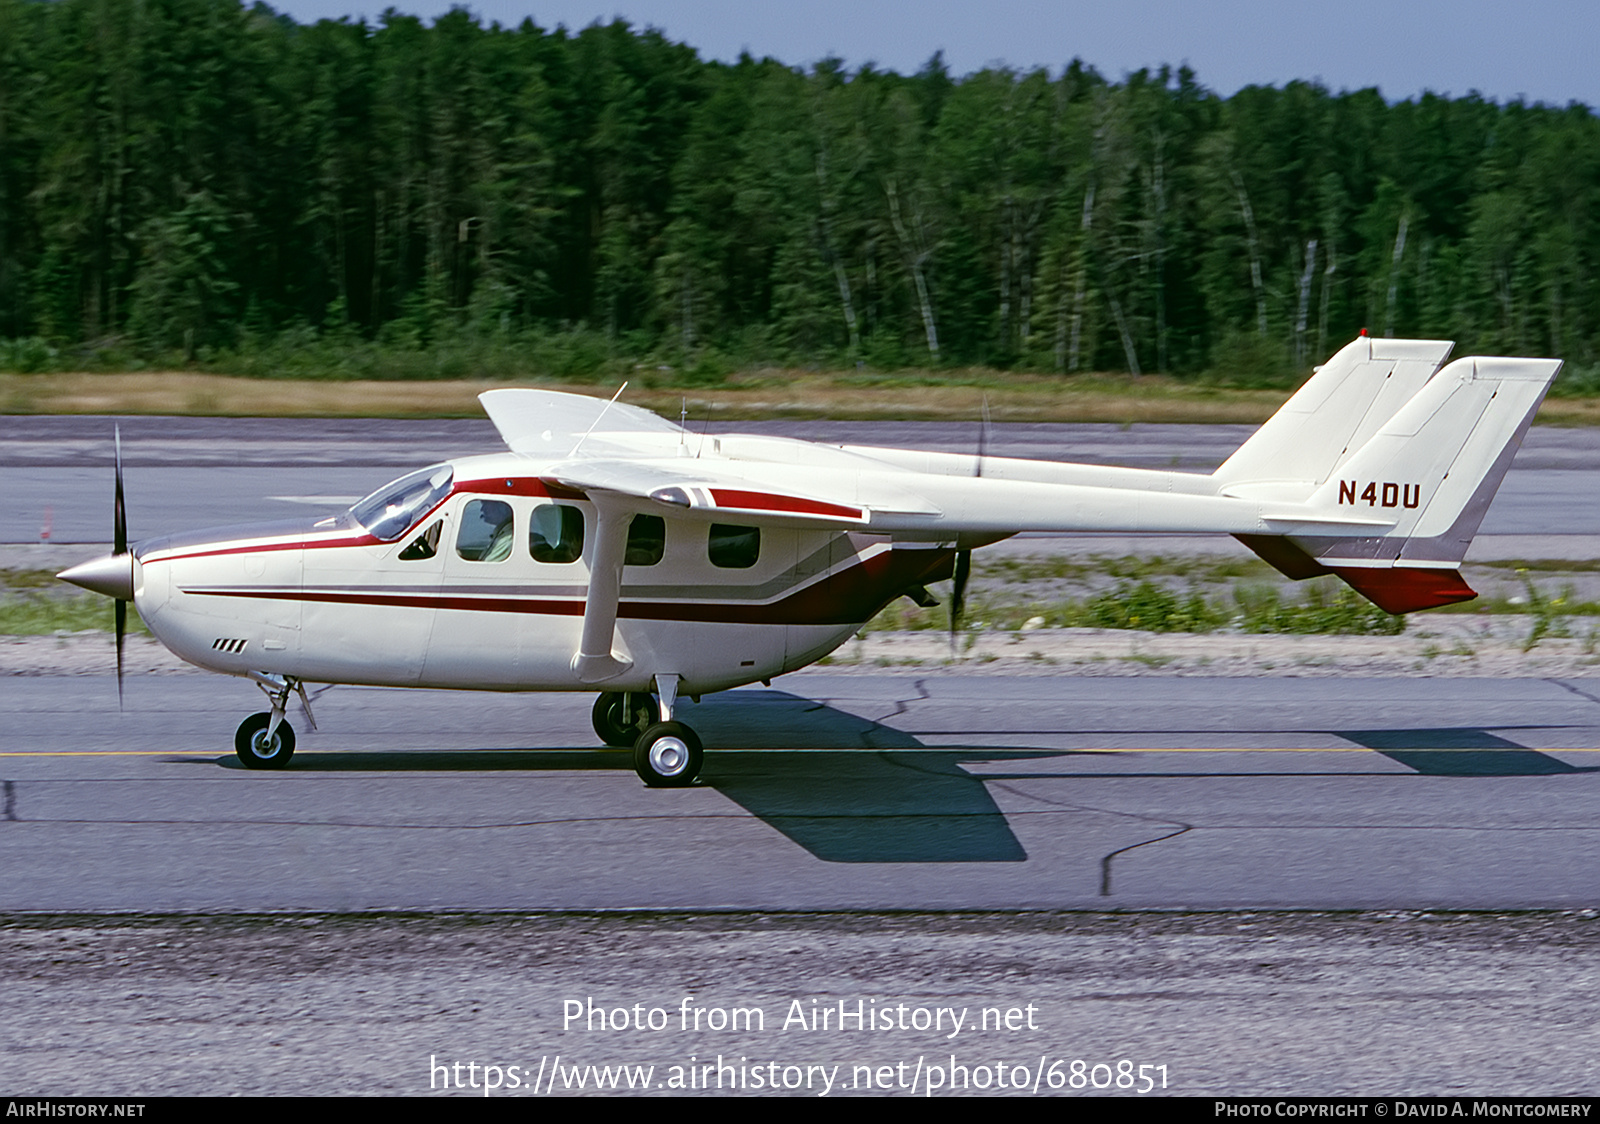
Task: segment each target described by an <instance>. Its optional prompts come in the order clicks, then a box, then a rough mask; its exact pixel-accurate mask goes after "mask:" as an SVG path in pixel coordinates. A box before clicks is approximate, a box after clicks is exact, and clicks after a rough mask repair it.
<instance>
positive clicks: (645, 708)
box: [591, 691, 661, 749]
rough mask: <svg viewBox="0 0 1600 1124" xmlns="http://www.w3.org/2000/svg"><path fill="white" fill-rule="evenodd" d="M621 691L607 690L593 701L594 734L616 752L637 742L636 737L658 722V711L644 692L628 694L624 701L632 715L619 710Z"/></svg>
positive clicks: (659, 718) (649, 696) (659, 716)
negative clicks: (628, 704) (627, 703)
mask: <svg viewBox="0 0 1600 1124" xmlns="http://www.w3.org/2000/svg"><path fill="white" fill-rule="evenodd" d="M622 698H623V694H622V692H621V691H607V692H605V693H604V694H602V695H601V696H600V697H599V698H597V699H595V700H594V711H593V713H592V714H591V718H592V719H593V721H594V732H595V733H596V734H598V735H600V740H601V741H603V742H605V743H606V744H607V745H609V746H612V747H614V748H616V749H627V748H628V747H629V746H631V745H633V744H634V743H635V742H637V741H638V740H639V735H640V734H642V733H644V732H645V730H647V729H649V728H650V727H651V726H654V725H655V724H656V723H657V722H659V721H661V708H660V707H658V706H657V705H656V700H655V698H654V696H652V695H651V694H650V692H648V691H633V692H630V693H629V696H628V701H629V703H630V709H632V711H633V713H632V714H631V715H627V714H624V713H623V710H622Z"/></svg>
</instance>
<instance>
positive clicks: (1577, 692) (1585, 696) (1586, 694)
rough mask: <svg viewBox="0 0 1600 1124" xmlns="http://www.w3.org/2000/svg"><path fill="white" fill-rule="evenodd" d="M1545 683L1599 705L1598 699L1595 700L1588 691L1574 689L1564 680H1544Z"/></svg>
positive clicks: (1599, 700)
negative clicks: (1552, 684)
mask: <svg viewBox="0 0 1600 1124" xmlns="http://www.w3.org/2000/svg"><path fill="white" fill-rule="evenodd" d="M1545 682H1546V683H1554V684H1555V685H1556V686H1557V687H1561V688H1563V689H1564V690H1568V691H1571V692H1572V693H1573V694H1574V695H1577V696H1578V697H1579V698H1580V699H1588V700H1589V701H1590V702H1592V703H1600V698H1597V697H1596V696H1594V695H1591V694H1590V693H1589V692H1588V691H1581V690H1579V689H1578V688H1577V687H1574V686H1573V685H1572V684H1571V683H1568V682H1567V681H1566V680H1565V679H1546V680H1545Z"/></svg>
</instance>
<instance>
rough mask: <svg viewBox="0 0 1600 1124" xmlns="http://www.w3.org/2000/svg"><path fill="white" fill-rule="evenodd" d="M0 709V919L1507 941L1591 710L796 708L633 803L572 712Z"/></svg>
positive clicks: (791, 681)
mask: <svg viewBox="0 0 1600 1124" xmlns="http://www.w3.org/2000/svg"><path fill="white" fill-rule="evenodd" d="M255 694H256V692H255V690H254V688H252V687H250V686H249V685H248V684H245V683H243V682H242V681H230V680H224V679H216V678H211V677H202V676H183V675H174V676H148V677H140V678H137V679H134V680H132V681H130V682H129V684H128V702H127V710H126V711H125V712H124V713H122V714H121V715H119V714H118V712H117V709H116V690H115V686H114V683H113V682H112V681H111V679H110V678H103V677H93V676H90V677H71V678H47V677H29V676H8V677H4V678H0V713H3V714H4V715H5V716H6V718H5V722H4V729H3V731H0V775H3V780H4V816H3V821H4V822H0V869H3V870H5V872H6V875H5V877H4V879H0V912H16V911H49V912H98V911H131V912H172V911H180V912H217V911H227V912H240V911H243V912H255V911H275V910H306V911H329V912H341V913H343V912H360V911H371V910H401V911H408V910H441V909H442V910H500V909H512V910H618V909H620V910H639V909H645V910H697V911H698V910H800V911H813V910H883V909H890V910H1019V909H1021V910H1034V909H1128V908H1140V909H1143V908H1156V909H1264V908H1294V909H1395V908H1398V909H1418V908H1445V909H1535V908H1580V907H1587V906H1591V905H1593V904H1595V903H1596V901H1597V900H1600V690H1597V689H1596V686H1595V684H1594V682H1593V681H1588V680H1575V681H1568V682H1561V681H1543V680H1509V681H1505V680H1502V681H1494V680H1471V679H1424V678H1414V679H1332V678H1328V679H1304V680H1299V679H1292V678H1284V679H1233V680H1229V679H1195V678H1182V679H1171V678H1124V679H1113V678H1103V679H1093V678H1071V677H1053V676H1039V677H1015V678H1002V677H995V676H982V675H965V676H963V675H917V676H912V675H870V674H867V675H861V674H856V675H839V674H829V673H827V672H825V671H812V672H805V673H800V674H797V675H793V676H789V677H786V678H785V679H783V680H779V681H778V683H777V684H776V685H775V686H774V688H772V689H760V688H757V689H742V690H739V691H734V692H729V693H726V694H723V695H719V696H711V697H708V698H707V699H706V700H705V702H703V703H702V704H700V705H698V706H695V705H693V704H687V705H685V706H684V707H683V708H682V710H681V713H680V717H681V718H682V719H683V720H685V721H688V722H689V723H690V724H691V725H693V726H694V727H695V728H696V729H697V730H698V731H699V732H700V733H701V735H702V736H703V738H704V740H705V741H706V743H707V745H708V746H709V747H712V748H711V749H710V750H709V751H708V757H707V764H706V767H705V770H704V783H703V784H701V785H700V786H697V787H695V788H693V789H689V790H683V791H672V790H651V789H647V788H645V787H644V786H643V785H642V784H641V783H640V782H639V781H638V779H637V778H636V777H635V776H634V774H633V772H632V769H631V765H630V761H629V757H628V755H627V754H626V753H620V752H616V751H605V750H602V749H599V748H597V739H596V738H595V736H594V734H593V733H592V732H591V731H590V729H589V725H588V709H589V699H588V698H587V697H586V696H561V695H493V694H479V693H448V692H420V691H418V692H407V691H392V690H368V689H354V688H336V689H334V690H332V691H330V692H328V693H327V694H326V695H324V696H323V697H321V698H320V699H318V700H317V703H316V711H317V717H318V720H319V722H320V724H321V727H322V729H321V732H319V733H315V734H313V733H310V732H307V731H305V723H304V720H303V718H301V719H300V720H297V721H296V723H295V724H296V726H297V728H298V729H300V730H301V731H302V734H301V739H300V746H299V749H298V751H297V753H296V756H295V759H294V762H293V764H292V766H291V767H290V768H289V769H287V770H285V771H283V772H274V773H263V772H250V771H247V770H245V769H243V768H240V767H239V766H238V765H237V763H236V762H235V760H234V758H233V755H232V753H231V744H232V730H233V727H234V726H235V725H236V724H237V722H238V721H239V720H240V719H241V718H242V717H243V716H244V715H245V714H246V713H248V712H250V711H252V710H255V709H259V708H260V703H259V701H258V700H257V699H255V698H253V697H252V696H254V695H255Z"/></svg>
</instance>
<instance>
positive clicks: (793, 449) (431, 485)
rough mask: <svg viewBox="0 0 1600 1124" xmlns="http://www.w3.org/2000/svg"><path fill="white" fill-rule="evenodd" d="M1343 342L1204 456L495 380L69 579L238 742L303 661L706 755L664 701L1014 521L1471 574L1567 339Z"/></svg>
mask: <svg viewBox="0 0 1600 1124" xmlns="http://www.w3.org/2000/svg"><path fill="white" fill-rule="evenodd" d="M1450 348H1451V344H1449V343H1446V342H1440V341H1432V340H1390V339H1371V338H1368V337H1365V336H1363V337H1361V338H1360V339H1357V340H1356V341H1355V342H1353V343H1351V344H1350V345H1349V346H1347V347H1345V348H1344V349H1343V350H1342V351H1340V352H1339V353H1338V354H1337V355H1335V356H1334V357H1333V358H1332V359H1331V360H1329V361H1328V363H1326V364H1325V365H1324V366H1322V367H1320V368H1318V370H1317V372H1316V373H1315V374H1313V375H1312V377H1311V378H1310V379H1309V380H1308V381H1307V382H1306V383H1305V384H1304V385H1303V386H1302V387H1301V388H1300V390H1299V391H1298V392H1297V393H1296V394H1295V395H1294V396H1293V397H1292V398H1291V399H1290V400H1289V401H1288V402H1287V403H1286V404H1285V405H1284V406H1283V408H1282V409H1281V410H1279V411H1278V412H1277V413H1276V414H1275V415H1273V417H1272V418H1271V419H1270V420H1268V421H1267V423H1266V424H1265V425H1263V426H1262V427H1261V428H1260V429H1259V430H1257V431H1256V433H1255V434H1254V435H1252V436H1251V438H1250V439H1249V440H1248V441H1246V442H1245V444H1244V445H1243V446H1241V447H1240V448H1239V450H1238V451H1237V452H1235V453H1234V454H1233V455H1232V456H1231V457H1229V458H1228V460H1227V461H1226V462H1225V463H1224V464H1223V465H1222V466H1221V467H1220V468H1218V469H1217V470H1216V471H1215V472H1212V473H1210V474H1209V475H1201V474H1198V473H1187V472H1164V471H1151V470H1145V469H1135V468H1115V467H1106V466H1099V465H1083V464H1066V463H1057V462H1053V461H1032V460H1018V459H1009V458H1002V457H992V456H985V455H983V452H982V450H981V448H980V449H979V451H978V452H976V453H975V454H953V453H927V452H912V451H906V450H902V449H881V448H867V447H858V446H831V445H817V444H813V443H809V442H805V441H799V440H795V439H791V438H781V437H764V436H735V435H722V436H705V435H702V434H697V433H693V432H690V431H688V430H686V429H684V428H682V427H680V426H678V425H675V424H673V423H671V422H668V421H664V420H663V419H661V418H659V417H657V416H656V415H655V414H652V413H650V412H648V411H646V410H642V409H639V408H637V407H633V406H629V405H626V404H623V403H620V402H617V401H611V402H606V401H604V400H601V399H595V398H588V397H583V396H579V395H572V394H560V393H556V392H554V391H545V390H491V391H489V392H487V393H485V394H483V395H481V396H480V400H481V401H482V403H483V407H484V409H485V410H486V411H487V412H488V414H489V417H490V419H491V420H492V421H493V422H494V424H495V426H496V428H498V429H499V431H500V434H501V436H502V437H503V438H504V439H505V442H506V444H507V445H508V446H509V449H510V451H509V452H504V453H498V454H491V455H488V456H475V457H467V458H463V459H460V460H454V461H450V462H448V463H445V464H437V465H433V466H431V467H428V468H424V469H421V470H419V471H417V472H413V473H411V474H410V475H408V476H404V477H401V478H400V479H399V480H396V481H394V482H393V483H391V484H388V485H386V486H385V487H383V488H380V489H379V490H378V491H376V492H374V493H373V494H372V495H370V496H368V497H367V498H366V499H363V500H361V501H360V502H359V503H357V504H355V505H354V506H353V507H351V508H350V509H349V510H348V511H345V512H343V513H342V514H339V515H335V516H330V517H328V518H325V519H320V520H317V521H314V522H313V521H311V520H309V519H302V520H298V521H290V522H282V523H270V524H263V525H259V526H244V527H231V528H222V529H215V530H210V531H202V532H198V533H193V534H180V535H169V536H166V537H163V538H156V539H149V540H147V541H144V542H142V543H140V544H138V546H137V548H135V549H133V550H131V551H130V550H129V548H128V543H127V528H126V521H125V517H124V515H123V504H122V476H121V456H120V449H119V453H118V464H117V479H116V497H117V501H116V517H115V543H114V553H112V554H111V555H110V556H108V557H104V558H100V559H97V560H95V561H92V562H86V563H84V564H83V565H80V566H75V567H73V568H71V569H69V570H67V571H65V572H64V573H62V574H61V575H60V576H61V578H62V579H63V580H65V581H68V582H72V583H74V584H76V585H79V586H82V587H84V588H86V589H91V590H94V591H96V592H99V593H103V594H106V595H108V596H110V597H113V598H115V599H116V600H117V606H116V608H117V645H118V676H119V684H120V676H121V646H122V633H123V622H124V619H125V603H126V602H129V601H131V602H133V603H134V605H135V607H136V608H137V610H138V612H139V615H140V617H142V618H143V620H144V621H145V623H146V624H147V625H148V626H149V628H150V631H151V632H152V633H154V634H155V636H156V637H157V638H158V639H159V640H160V641H161V642H162V643H163V644H165V645H166V646H167V647H168V648H170V649H171V650H172V651H173V652H175V653H176V654H177V655H179V656H180V657H182V658H183V659H185V660H187V661H189V662H190V663H193V664H197V665H199V666H200V667H203V668H207V669H209V670H212V671H219V672H223V673H226V674H229V675H237V676H243V677H246V678H248V679H250V680H253V681H254V682H255V683H256V684H258V685H259V686H260V687H261V688H262V690H263V691H264V692H265V693H266V695H267V697H268V699H269V700H270V703H271V709H270V710H268V711H264V712H262V713H259V714H254V715H252V716H250V717H249V718H246V719H245V721H244V723H243V724H242V725H241V726H240V727H239V730H238V733H237V736H236V738H235V749H236V752H237V753H238V756H239V759H240V760H241V761H242V762H243V763H244V764H245V765H247V766H250V767H252V768H263V769H272V768H281V767H283V766H285V765H287V764H288V763H289V760H290V757H291V755H292V754H293V752H294V730H293V729H292V728H291V726H290V725H289V724H288V723H287V722H285V720H284V713H285V709H286V707H287V704H288V701H289V698H290V696H291V695H297V696H298V697H299V698H300V700H301V701H302V703H304V704H305V708H306V715H307V718H308V719H309V718H310V717H311V715H310V703H309V700H308V698H307V696H306V692H305V684H307V683H328V684H333V683H354V684H371V685H379V686H390V687H435V688H438V687H454V688H466V689H473V690H494V691H597V692H599V699H598V700H597V701H596V703H595V708H594V726H595V731H596V733H597V734H598V735H599V736H600V737H601V738H602V739H603V740H604V741H605V742H606V743H607V744H609V745H613V746H619V747H627V746H631V747H632V748H633V755H634V758H633V759H634V767H635V769H636V770H637V772H638V774H639V776H640V777H641V778H642V779H643V780H644V782H645V783H646V784H648V785H652V786H682V785H688V784H691V783H693V782H694V780H695V778H696V777H697V776H698V774H699V772H700V766H701V755H702V754H701V744H700V740H699V738H698V737H697V736H696V735H695V733H694V731H693V730H691V729H690V728H689V727H688V726H686V725H685V724H683V723H682V722H681V721H678V720H677V718H676V714H677V700H678V699H679V697H680V696H684V695H687V696H690V697H692V698H696V699H698V697H699V696H700V695H702V694H705V693H709V692H712V691H721V690H725V689H727V688H730V687H737V686H740V685H741V684H745V683H754V682H767V681H769V680H770V679H771V678H772V677H773V676H775V675H780V674H782V673H784V672H787V671H794V670H795V669H797V668H802V667H805V666H806V665H808V664H810V663H813V662H815V661H816V660H818V659H820V658H822V657H823V656H825V655H827V654H828V653H829V652H832V651H833V650H834V649H835V648H837V647H838V646H839V645H840V644H842V643H844V642H845V641H846V640H847V639H848V638H849V637H850V636H852V635H853V634H854V633H855V632H856V631H857V630H858V629H859V628H860V627H861V626H862V624H863V623H865V622H866V621H867V620H869V619H870V618H871V617H872V616H873V615H874V614H875V613H877V612H878V610H879V609H881V608H882V607H883V606H884V605H886V604H887V603H889V602H890V601H892V600H894V599H895V598H897V597H900V596H902V595H905V596H910V597H912V598H914V599H916V600H918V601H919V602H920V603H924V604H927V603H931V598H929V596H928V594H927V591H926V589H925V588H924V587H925V586H926V585H927V584H928V583H929V582H933V581H938V580H941V579H944V578H950V577H952V576H954V577H955V579H956V591H955V595H954V600H955V603H956V604H955V605H953V608H954V609H957V610H958V607H959V600H960V597H961V588H962V587H963V586H964V584H965V579H966V575H967V573H968V566H969V561H970V551H971V550H973V549H974V548H976V547H980V546H984V545H986V544H989V543H993V542H996V541H998V540H1000V539H1003V538H1006V537H1008V536H1010V535H1014V534H1016V533H1018V532H1020V531H1047V532H1074V531H1081V532H1096V531H1099V532H1127V533H1131V534H1151V533H1165V532H1175V533H1188V534H1194V533H1219V534H1231V535H1233V536H1235V537H1236V538H1238V539H1239V540H1240V541H1241V542H1243V543H1244V544H1245V545H1246V546H1248V547H1249V548H1250V549H1251V550H1253V551H1255V552H1256V553H1257V554H1258V555H1260V556H1261V557H1262V558H1264V559H1266V560H1267V561H1268V562H1270V563H1271V564H1272V565H1273V566H1275V567H1276V568H1277V569H1279V570H1280V571H1282V572H1283V573H1284V574H1286V575H1287V576H1289V577H1290V578H1295V579H1300V578H1308V577H1312V576H1315V575H1318V574H1328V573H1333V574H1337V575H1338V576H1339V577H1340V578H1342V579H1343V580H1344V581H1345V582H1347V583H1349V584H1350V585H1351V586H1352V587H1354V588H1355V589H1356V590H1358V591H1359V592H1360V593H1362V594H1363V595H1364V596H1366V597H1367V598H1368V599H1370V600H1371V601H1373V602H1375V603H1376V604H1377V605H1379V606H1380V607H1382V608H1383V609H1386V610H1388V611H1389V612H1392V613H1405V612H1410V611H1413V610H1417V609H1426V608H1430V607H1433V606H1438V605H1445V604H1449V603H1451V602H1454V601H1464V600H1467V599H1470V598H1472V597H1474V596H1475V594H1474V593H1473V591H1472V590H1471V589H1470V588H1469V587H1468V586H1467V584H1466V583H1465V582H1464V581H1463V580H1462V578H1461V574H1460V566H1461V561H1462V558H1463V557H1464V556H1465V554H1466V551H1467V547H1468V545H1469V544H1470V543H1471V541H1472V537H1473V535H1474V534H1475V533H1476V532H1477V530H1478V526H1479V524H1480V522H1481V521H1482V519H1483V515H1484V512H1485V511H1486V510H1487V509H1488V507H1489V503H1490V501H1491V500H1492V499H1493V498H1494V494H1495V490H1496V489H1497V488H1498V487H1499V485H1500V481H1501V479H1502V477H1503V476H1504V475H1505V472H1506V469H1507V468H1508V467H1509V465H1510V463H1511V459H1512V457H1513V456H1514V455H1515V453H1516V450H1517V447H1518V446H1519V444H1520V443H1521V441H1522V437H1523V434H1524V433H1525V432H1526V431H1527V428H1528V425H1529V424H1530V423H1531V422H1532V420H1533V416H1534V413H1535V412H1536V411H1537V410H1538V408H1539V404H1540V402H1541V401H1542V400H1543V398H1544V395H1545V392H1546V391H1547V390H1548V389H1549V387H1550V384H1551V382H1552V380H1553V379H1554V378H1555V377H1556V374H1557V373H1558V371H1559V370H1560V367H1561V364H1560V362H1559V361H1556V360H1549V359H1460V360H1457V361H1455V362H1453V363H1451V364H1449V365H1448V366H1443V367H1441V365H1442V364H1443V363H1444V361H1445V358H1446V356H1447V355H1448V354H1449V351H1450Z"/></svg>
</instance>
